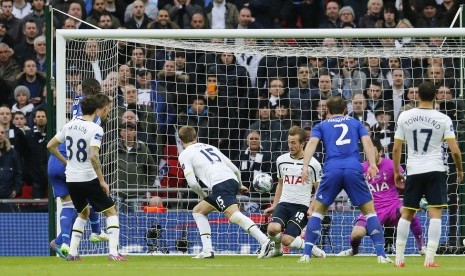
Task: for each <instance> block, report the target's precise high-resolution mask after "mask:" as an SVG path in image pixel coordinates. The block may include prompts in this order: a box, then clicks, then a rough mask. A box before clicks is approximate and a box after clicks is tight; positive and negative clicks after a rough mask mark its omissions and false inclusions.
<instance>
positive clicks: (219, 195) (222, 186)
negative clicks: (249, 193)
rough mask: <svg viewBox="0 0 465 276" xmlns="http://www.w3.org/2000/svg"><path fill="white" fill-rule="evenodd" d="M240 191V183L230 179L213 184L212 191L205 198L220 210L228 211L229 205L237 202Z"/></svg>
mask: <svg viewBox="0 0 465 276" xmlns="http://www.w3.org/2000/svg"><path fill="white" fill-rule="evenodd" d="M238 193H239V183H237V181H236V180H234V179H228V180H226V181H224V182H221V183H218V184H216V185H214V186H213V188H212V193H211V194H210V195H209V196H207V197H206V198H205V199H204V200H205V201H206V202H207V203H208V204H210V205H211V206H213V207H214V208H215V209H216V210H218V211H220V212H224V211H226V209H228V208H229V206H231V205H234V204H237V198H236V195H237V194H238Z"/></svg>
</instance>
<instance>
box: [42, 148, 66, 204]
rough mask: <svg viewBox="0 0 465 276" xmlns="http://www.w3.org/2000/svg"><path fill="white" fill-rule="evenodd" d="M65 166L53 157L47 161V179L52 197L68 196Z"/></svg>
mask: <svg viewBox="0 0 465 276" xmlns="http://www.w3.org/2000/svg"><path fill="white" fill-rule="evenodd" d="M65 169H66V167H65V165H64V164H63V163H61V161H60V160H58V158H56V157H55V156H50V158H49V159H48V167H47V170H48V177H49V179H50V182H51V183H52V188H53V195H54V196H55V197H62V196H67V195H69V190H68V185H66V175H65Z"/></svg>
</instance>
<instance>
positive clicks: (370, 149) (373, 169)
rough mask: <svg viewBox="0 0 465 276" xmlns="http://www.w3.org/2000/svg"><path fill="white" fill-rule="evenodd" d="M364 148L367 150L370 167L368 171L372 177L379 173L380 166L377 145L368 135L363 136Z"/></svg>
mask: <svg viewBox="0 0 465 276" xmlns="http://www.w3.org/2000/svg"><path fill="white" fill-rule="evenodd" d="M362 144H363V150H364V151H365V155H366V158H367V160H368V163H369V164H370V167H369V168H368V170H367V173H368V175H369V176H370V177H372V178H374V177H375V176H376V175H377V174H378V167H377V166H376V159H375V147H374V146H373V143H372V142H371V138H370V136H368V135H365V136H363V137H362Z"/></svg>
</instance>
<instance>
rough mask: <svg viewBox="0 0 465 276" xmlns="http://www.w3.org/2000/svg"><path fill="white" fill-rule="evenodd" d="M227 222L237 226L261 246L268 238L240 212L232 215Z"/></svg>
mask: <svg viewBox="0 0 465 276" xmlns="http://www.w3.org/2000/svg"><path fill="white" fill-rule="evenodd" d="M229 221H230V222H232V223H235V224H237V225H239V226H240V227H241V228H242V229H244V230H245V231H247V233H249V234H250V235H251V236H252V237H254V238H255V239H256V240H257V241H258V242H259V243H260V244H263V243H265V242H266V241H267V240H268V237H267V236H266V235H265V234H264V233H263V232H262V231H261V230H260V228H258V226H257V225H256V224H255V223H254V222H253V221H252V220H251V219H250V218H249V217H247V216H246V215H244V214H242V213H241V212H234V214H232V216H231V217H230V218H229Z"/></svg>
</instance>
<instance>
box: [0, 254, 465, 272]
mask: <svg viewBox="0 0 465 276" xmlns="http://www.w3.org/2000/svg"><path fill="white" fill-rule="evenodd" d="M391 258H393V257H391ZM128 259H129V261H127V262H111V261H108V260H107V259H106V256H92V257H84V258H83V261H81V262H66V261H64V260H63V259H59V258H56V257H0V275H5V276H6V275H33V276H41V275H60V276H73V275H79V276H87V275H99V276H106V275H114V276H119V275H135V276H143V275H157V276H163V275H168V276H177V275H189V276H196V275H199V276H206V275H220V276H228V275H234V276H243V275H267V276H271V275H279V276H284V275H409V276H413V275H435V276H436V275H465V258H464V257H449V256H447V257H440V256H439V257H437V262H438V263H439V264H440V266H441V267H439V268H424V267H423V257H419V256H412V257H410V256H407V258H406V267H405V268H395V267H394V265H393V264H378V263H377V262H376V257H374V256H373V257H365V256H363V257H362V256H357V257H339V258H338V257H328V258H326V259H312V260H311V262H310V263H309V264H298V263H297V260H298V259H299V256H284V257H281V258H273V259H262V260H258V259H257V258H256V257H254V256H221V255H219V256H215V259H203V260H195V259H192V258H191V256H128Z"/></svg>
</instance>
